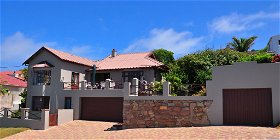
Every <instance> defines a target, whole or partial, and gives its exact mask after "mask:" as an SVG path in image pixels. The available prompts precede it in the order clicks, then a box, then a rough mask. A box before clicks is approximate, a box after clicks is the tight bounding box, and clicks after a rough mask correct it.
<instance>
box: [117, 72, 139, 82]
mask: <svg viewBox="0 0 280 140" xmlns="http://www.w3.org/2000/svg"><path fill="white" fill-rule="evenodd" d="M141 76H143V71H124V72H123V73H122V77H123V81H124V82H132V79H133V78H137V79H140V78H141Z"/></svg>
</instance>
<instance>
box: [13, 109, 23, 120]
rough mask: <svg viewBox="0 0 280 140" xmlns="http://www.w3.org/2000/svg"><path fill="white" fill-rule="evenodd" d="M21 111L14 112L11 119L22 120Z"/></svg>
mask: <svg viewBox="0 0 280 140" xmlns="http://www.w3.org/2000/svg"><path fill="white" fill-rule="evenodd" d="M20 113H21V112H20V110H16V111H13V113H12V114H11V118H20Z"/></svg>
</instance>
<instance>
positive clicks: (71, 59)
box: [23, 47, 96, 66]
mask: <svg viewBox="0 0 280 140" xmlns="http://www.w3.org/2000/svg"><path fill="white" fill-rule="evenodd" d="M42 50H47V51H49V52H50V53H52V54H54V55H55V56H57V57H58V58H59V59H61V60H64V61H68V62H72V63H76V64H81V65H85V66H93V65H94V64H96V61H94V60H90V59H87V58H82V57H80V56H76V55H73V54H70V53H65V52H62V51H58V50H55V49H52V48H48V47H42V48H41V49H40V50H38V51H37V52H36V53H35V54H33V55H32V56H31V57H30V58H28V59H27V60H26V61H25V62H24V63H23V64H29V61H30V60H31V59H33V57H35V56H36V55H38V54H39V53H40V52H41V51H42Z"/></svg>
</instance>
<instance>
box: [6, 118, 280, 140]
mask: <svg viewBox="0 0 280 140" xmlns="http://www.w3.org/2000/svg"><path fill="white" fill-rule="evenodd" d="M113 124H115V123H110V122H94V121H80V120H79V121H73V122H70V123H66V124H63V125H60V126H55V127H52V128H49V129H48V130H28V131H25V132H22V133H19V134H16V135H13V136H10V137H7V138H6V139H280V130H277V129H275V128H265V127H243V126H209V127H180V128H141V129H127V130H118V131H104V130H107V129H108V128H110V127H111V126H112V125H113Z"/></svg>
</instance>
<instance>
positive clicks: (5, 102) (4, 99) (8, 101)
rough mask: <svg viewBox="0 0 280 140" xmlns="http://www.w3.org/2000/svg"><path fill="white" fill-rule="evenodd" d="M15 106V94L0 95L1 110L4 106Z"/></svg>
mask: <svg viewBox="0 0 280 140" xmlns="http://www.w3.org/2000/svg"><path fill="white" fill-rule="evenodd" d="M12 107H13V95H11V94H5V95H0V110H2V109H3V108H12Z"/></svg>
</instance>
